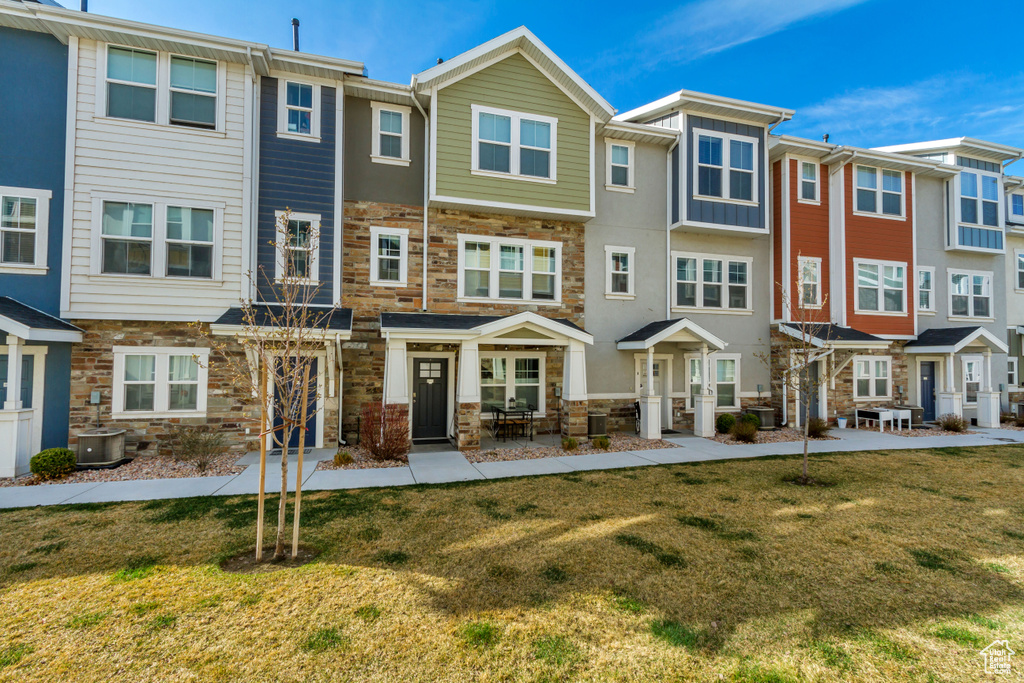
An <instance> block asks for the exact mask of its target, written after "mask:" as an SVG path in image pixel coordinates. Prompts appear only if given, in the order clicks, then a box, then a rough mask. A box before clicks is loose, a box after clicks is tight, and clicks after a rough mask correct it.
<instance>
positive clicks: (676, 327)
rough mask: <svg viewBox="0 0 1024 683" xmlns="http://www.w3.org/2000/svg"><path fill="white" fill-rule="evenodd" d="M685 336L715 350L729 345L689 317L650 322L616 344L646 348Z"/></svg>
mask: <svg viewBox="0 0 1024 683" xmlns="http://www.w3.org/2000/svg"><path fill="white" fill-rule="evenodd" d="M683 337H686V338H687V341H699V342H701V343H704V344H707V345H708V346H710V347H711V348H712V350H714V351H721V350H722V349H724V348H725V347H726V346H728V343H727V342H724V341H722V340H721V339H719V338H718V337H716V336H715V335H713V334H711V333H710V332H708V331H707V330H706V329H704V328H703V327H701V326H700V325H698V324H697V323H695V322H693V321H692V320H690V319H689V318H677V319H674V320H659V321H657V322H653V323H648V324H646V325H644V326H643V327H641V328H640V329H639V330H637V331H636V332H632V333H631V334H628V335H626V336H625V337H623V338H622V339H620V340H619V341H618V342H616V346H617V347H618V349H619V350H620V351H629V350H646V349H649V348H651V347H652V346H654V345H655V344H660V343H661V342H663V341H682V340H683V339H682V338H683Z"/></svg>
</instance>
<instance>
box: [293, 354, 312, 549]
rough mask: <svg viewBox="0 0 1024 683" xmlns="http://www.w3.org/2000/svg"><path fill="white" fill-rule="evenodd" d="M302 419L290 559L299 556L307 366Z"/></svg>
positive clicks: (307, 388) (307, 400)
mask: <svg viewBox="0 0 1024 683" xmlns="http://www.w3.org/2000/svg"><path fill="white" fill-rule="evenodd" d="M300 400H301V401H302V418H301V420H300V422H299V456H298V466H297V467H296V469H295V515H294V517H295V520H294V521H293V522H292V559H293V560H294V559H295V558H296V557H298V556H299V511H300V510H301V508H302V456H303V455H304V454H305V452H306V415H307V414H308V411H309V364H308V363H307V364H306V367H305V368H304V369H303V373H302V398H301V399H300Z"/></svg>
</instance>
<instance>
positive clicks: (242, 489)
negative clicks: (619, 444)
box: [0, 427, 1024, 508]
mask: <svg viewBox="0 0 1024 683" xmlns="http://www.w3.org/2000/svg"><path fill="white" fill-rule="evenodd" d="M972 431H977V432H978V433H977V434H965V435H962V436H921V437H905V436H899V435H897V434H891V433H889V432H884V433H878V432H869V431H862V430H855V429H833V430H832V432H831V434H832V435H833V436H836V437H838V438H837V439H836V440H833V441H812V442H811V444H810V452H812V453H843V452H852V451H883V450H888V451H894V450H908V449H921V448H941V447H947V446H997V445H1000V444H1007V443H1024V431H1014V430H1009V429H981V428H977V427H974V428H972ZM665 440H666V441H668V442H670V443H674V444H676V448H660V449H654V450H646V451H623V452H614V453H587V454H585V455H562V456H557V457H552V458H535V459H533V460H514V461H509V462H483V463H476V464H473V463H471V462H469V461H468V460H466V458H465V456H463V455H462V454H461V453H459V452H457V451H445V452H435V453H412V454H410V455H409V465H408V466H405V467H381V468H376V469H362V470H319V471H318V470H316V465H317V461H318V460H321V459H327V456H323V454H322V453H317V454H316V455H315V456H313V457H310V456H306V459H305V462H303V467H302V481H303V484H302V488H303V490H306V491H324V490H334V489H362V488H378V487H386V486H410V485H413V484H442V483H449V482H457V481H473V480H486V479H504V478H508V477H529V476H536V475H542V474H564V473H567V472H585V471H589V470H604V469H615V468H622V467H644V466H650V465H664V464H672V463H682V462H704V461H709V460H729V459H735V458H758V457H762V456H767V455H793V454H798V453H802V452H803V444H802V443H801V442H787V443H770V444H750V445H728V444H722V443H718V442H716V441H710V440H708V439H702V438H699V437H695V436H667V437H666V438H665ZM317 456H323V457H317ZM246 458H250V459H251V457H250V456H246ZM245 462H248V461H244V462H243V464H245ZM280 477H281V466H280V463H278V464H276V465H275V464H274V463H273V461H270V462H268V463H267V487H266V489H267V491H268V492H273V491H275V490H280V489H279V488H278V487H279V482H280ZM288 479H289V484H288V489H289V491H291V490H294V487H295V463H294V461H292V460H291V459H289V473H288ZM258 489H259V466H258V465H257V464H249V465H248V466H247V467H246V469H245V470H243V471H242V472H241V473H239V474H237V475H232V476H224V477H191V478H180V479H148V480H139V481H111V482H100V483H92V482H89V483H81V484H44V485H40V486H13V487H6V488H0V508H17V507H32V506H39V505H61V504H74V503H100V502H114V501H138V500H158V499H166V498H190V497H193V496H229V495H241V494H252V493H256V492H257V491H258Z"/></svg>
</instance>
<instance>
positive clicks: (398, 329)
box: [380, 311, 594, 344]
mask: <svg viewBox="0 0 1024 683" xmlns="http://www.w3.org/2000/svg"><path fill="white" fill-rule="evenodd" d="M529 325H533V326H535V327H539V328H541V329H544V330H547V331H549V332H552V333H554V334H557V335H559V336H563V337H568V338H570V339H577V340H579V341H582V342H585V343H587V344H592V343H593V342H594V338H593V337H592V336H591V335H590V334H589V333H588V332H587V331H586V330H584V329H583V328H581V327H579V326H578V325H576V324H575V323H574V322H572V321H571V320H568V319H566V318H545V317H544V316H542V315H538V314H537V313H533V312H530V311H525V312H523V313H515V314H513V315H469V314H465V313H381V314H380V331H381V332H382V333H383V332H388V333H391V334H397V335H399V336H405V335H432V336H436V337H441V338H445V337H448V338H451V339H452V340H453V341H457V340H461V339H473V338H475V337H481V336H484V335H492V334H500V333H502V332H508V331H511V330H513V329H515V328H518V327H524V326H529ZM506 341H508V342H510V343H511V342H514V341H515V339H509V340H506ZM523 341H524V343H529V340H525V339H524V340H523Z"/></svg>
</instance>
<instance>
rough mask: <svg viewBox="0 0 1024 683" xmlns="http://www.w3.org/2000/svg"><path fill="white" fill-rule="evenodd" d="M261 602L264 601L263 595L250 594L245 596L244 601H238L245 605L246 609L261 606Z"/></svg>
mask: <svg viewBox="0 0 1024 683" xmlns="http://www.w3.org/2000/svg"><path fill="white" fill-rule="evenodd" d="M261 600H263V594H262V593H249V594H248V595H245V596H243V597H242V599H241V600H239V601H238V604H240V605H243V606H244V607H252V606H253V605H256V604H259V602H260V601H261Z"/></svg>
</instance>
